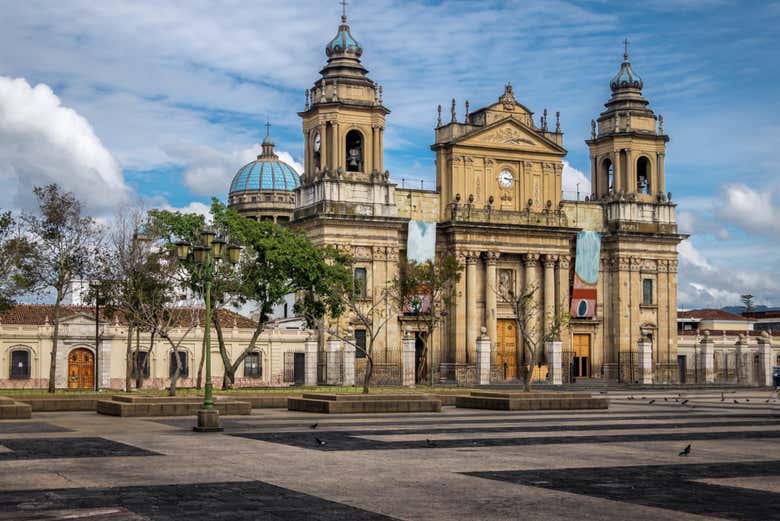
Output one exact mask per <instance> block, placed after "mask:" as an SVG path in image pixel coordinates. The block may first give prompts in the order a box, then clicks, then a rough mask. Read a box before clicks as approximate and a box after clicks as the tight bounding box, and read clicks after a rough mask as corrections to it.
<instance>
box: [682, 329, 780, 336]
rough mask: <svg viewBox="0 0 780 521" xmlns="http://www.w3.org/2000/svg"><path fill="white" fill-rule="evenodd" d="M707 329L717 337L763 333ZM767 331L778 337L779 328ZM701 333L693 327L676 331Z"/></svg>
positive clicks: (758, 334)
mask: <svg viewBox="0 0 780 521" xmlns="http://www.w3.org/2000/svg"><path fill="white" fill-rule="evenodd" d="M707 331H709V332H710V336H712V337H719V336H723V335H726V336H734V337H736V336H739V335H747V336H750V337H752V336H761V334H762V333H763V331H732V330H727V329H708V330H707ZM767 333H769V335H770V336H772V337H780V329H774V330H771V331H767ZM701 334H702V331H697V330H695V329H689V330H687V331H678V332H677V335H678V336H696V335H699V336H701Z"/></svg>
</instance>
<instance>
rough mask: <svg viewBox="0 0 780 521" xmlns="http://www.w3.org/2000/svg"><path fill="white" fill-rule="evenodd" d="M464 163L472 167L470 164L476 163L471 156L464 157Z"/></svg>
mask: <svg viewBox="0 0 780 521" xmlns="http://www.w3.org/2000/svg"><path fill="white" fill-rule="evenodd" d="M463 162H464V163H466V164H467V165H470V164H472V163H474V158H473V157H471V156H464V157H463Z"/></svg>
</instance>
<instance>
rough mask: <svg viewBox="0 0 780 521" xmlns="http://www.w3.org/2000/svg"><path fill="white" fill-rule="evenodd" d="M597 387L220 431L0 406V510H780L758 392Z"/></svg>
mask: <svg viewBox="0 0 780 521" xmlns="http://www.w3.org/2000/svg"><path fill="white" fill-rule="evenodd" d="M608 396H609V398H610V400H611V402H610V407H609V410H608V411H580V412H553V411H550V412H535V413H534V412H499V411H478V410H467V409H455V408H453V407H445V408H444V411H443V412H442V413H440V414H437V413H419V414H394V415H391V414H385V415H317V414H305V413H298V412H288V411H286V410H281V409H262V410H254V411H253V414H252V415H251V416H243V417H228V418H224V419H223V425H224V427H225V431H224V433H220V434H196V433H193V432H192V424H193V421H194V420H193V419H190V418H115V417H107V416H100V415H97V414H95V413H87V412H68V413H34V415H33V419H32V420H25V421H2V422H0V520H25V521H26V520H54V519H78V520H89V521H109V520H111V521H114V520H166V521H167V520H201V519H203V520H206V519H208V520H222V519H224V520H298V519H314V520H323V521H325V520H337V519H338V520H345V519H349V520H352V519H354V520H384V519H407V520H412V519H424V520H483V519H484V520H499V519H502V520H503V519H523V520H559V519H560V520H567V521H569V520H578V519H594V520H600V519H615V520H626V519H630V520H631V521H643V520H647V521H650V520H654V521H655V520H672V519H674V520H704V519H734V520H747V521H766V520H771V519H780V405H778V403H777V401H769V402H767V400H768V399H769V398H770V397H771V394H769V392H768V391H744V390H738V391H734V390H725V393H724V394H721V391H720V390H708V391H686V390H663V391H662V390H652V391H650V390H638V391H628V392H612V391H610V392H609V393H608ZM653 400H654V401H653ZM686 400H687V401H686ZM651 402H652V403H651ZM735 402H736V403H735ZM315 423H316V424H317V425H316V428H312V426H313V425H314V424H315ZM689 444H690V445H691V452H690V454H689V455H688V456H680V455H679V453H680V451H682V450H683V449H684V448H685V447H686V446H687V445H689Z"/></svg>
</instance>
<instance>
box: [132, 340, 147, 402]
mask: <svg viewBox="0 0 780 521" xmlns="http://www.w3.org/2000/svg"><path fill="white" fill-rule="evenodd" d="M140 352H141V328H140V327H137V328H136V329H135V361H134V362H135V364H134V365H135V388H136V389H140V388H141V387H143V385H144V369H145V368H144V367H141V365H140V364H139V363H138V358H139V357H138V355H139V353H140ZM146 360H147V362H148V361H149V355H147V356H146Z"/></svg>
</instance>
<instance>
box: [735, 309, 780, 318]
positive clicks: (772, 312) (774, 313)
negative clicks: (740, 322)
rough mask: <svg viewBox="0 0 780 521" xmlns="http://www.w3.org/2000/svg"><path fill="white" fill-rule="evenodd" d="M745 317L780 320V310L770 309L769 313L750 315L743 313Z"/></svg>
mask: <svg viewBox="0 0 780 521" xmlns="http://www.w3.org/2000/svg"><path fill="white" fill-rule="evenodd" d="M743 315H744V316H746V317H749V318H754V319H762V318H780V309H770V310H767V311H751V312H750V313H743Z"/></svg>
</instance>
